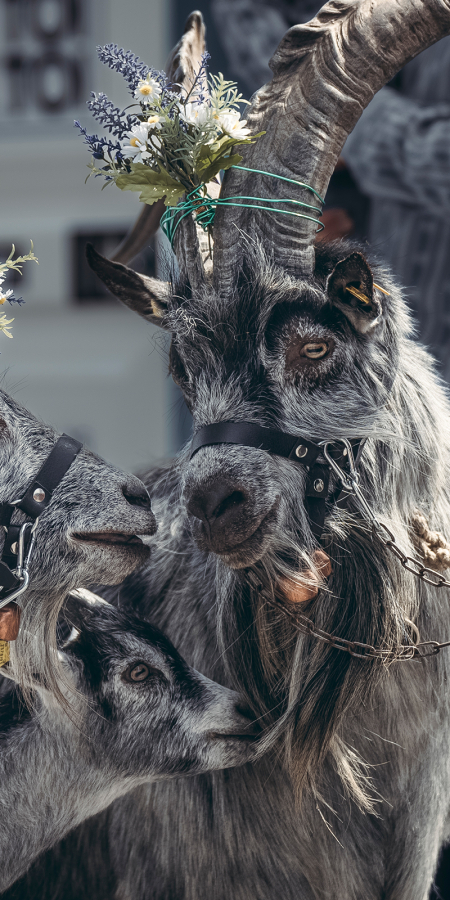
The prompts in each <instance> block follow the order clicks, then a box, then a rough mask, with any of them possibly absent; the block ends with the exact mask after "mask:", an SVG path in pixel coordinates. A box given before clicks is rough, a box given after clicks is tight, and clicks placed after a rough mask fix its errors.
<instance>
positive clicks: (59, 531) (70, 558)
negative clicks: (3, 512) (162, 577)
mask: <svg viewBox="0 0 450 900" xmlns="http://www.w3.org/2000/svg"><path fill="white" fill-rule="evenodd" d="M57 437H58V436H57V434H56V432H55V430H54V429H53V428H51V427H50V426H49V425H45V424H44V423H42V422H40V421H38V420H37V419H35V418H34V416H33V415H32V414H31V413H29V412H28V410H26V409H24V407H22V406H20V405H19V404H18V403H16V402H15V401H14V400H12V399H11V397H9V396H8V395H7V394H5V393H4V392H3V391H0V503H4V502H5V501H12V500H18V499H19V498H20V497H22V496H23V495H24V493H25V490H26V488H27V487H28V485H29V483H30V482H31V481H32V479H33V478H34V477H35V475H36V474H37V472H38V471H39V469H40V467H41V465H42V463H43V462H44V460H45V459H46V457H47V456H48V455H49V453H50V451H51V450H52V448H53V446H54V444H55V443H56V440H57ZM24 521H26V516H25V514H24V513H23V512H21V511H20V510H18V511H17V512H15V513H14V514H13V519H12V522H13V524H15V523H19V522H24ZM155 530H156V524H155V518H154V516H153V513H152V511H151V506H150V498H149V497H148V494H147V492H146V490H145V488H144V485H143V484H142V482H140V481H139V479H137V478H135V477H134V476H133V475H124V474H123V473H122V472H119V471H118V470H117V469H115V468H114V467H113V466H111V465H110V464H109V463H106V462H104V461H103V460H102V459H100V458H99V457H98V456H95V454H93V453H91V452H90V451H89V450H86V449H84V448H83V449H82V450H81V451H80V453H79V454H78V456H77V457H76V459H75V460H74V462H73V463H72V465H71V466H70V468H69V470H68V472H67V473H66V474H65V476H64V478H63V479H62V481H61V482H60V484H59V485H58V487H57V488H56V490H55V492H54V494H53V497H52V500H51V503H50V504H49V506H48V507H47V508H46V509H45V510H44V511H43V513H42V515H41V516H40V518H39V523H38V526H37V530H36V542H35V548H34V552H33V555H32V559H31V564H30V569H29V571H30V586H29V588H28V590H27V591H26V592H25V593H24V594H23V595H22V596H21V597H20V598H18V602H19V604H20V605H21V607H22V620H21V628H20V632H19V637H18V639H17V640H16V641H15V642H14V643H12V644H11V667H12V668H13V670H14V674H15V677H16V679H17V680H18V681H19V682H20V683H21V684H23V685H29V684H30V683H31V680H32V675H33V673H39V674H40V676H41V677H42V678H43V679H44V680H45V682H46V684H47V686H48V687H49V688H50V687H53V690H54V691H55V692H56V693H57V692H58V690H59V688H58V670H59V677H60V678H62V676H63V673H62V670H61V667H60V666H59V665H58V662H57V657H56V654H55V651H56V620H57V617H58V612H59V610H60V608H61V604H62V602H63V600H64V597H65V596H66V594H67V593H68V592H69V591H70V590H72V588H75V587H83V586H85V587H88V586H89V585H90V584H92V583H93V582H94V581H97V582H101V583H105V584H117V583H118V582H119V581H121V580H122V578H123V576H124V572H125V571H126V572H127V573H130V572H132V571H133V570H134V569H135V568H136V566H138V565H142V563H143V562H144V561H145V560H146V559H147V557H148V554H149V550H148V548H147V547H146V546H145V545H144V544H142V543H140V544H139V543H137V542H136V543H130V544H125V543H123V544H107V543H101V542H94V541H88V540H84V541H81V540H78V539H77V535H79V534H84V535H85V536H88V533H99V532H100V533H101V532H111V533H114V532H123V533H124V534H127V535H129V536H130V537H132V535H136V534H143V535H144V534H145V535H151V534H154V532H155ZM1 532H2V535H1V536H0V547H1V546H3V538H4V534H3V529H1ZM25 691H26V688H25Z"/></svg>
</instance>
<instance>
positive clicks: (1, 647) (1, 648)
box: [0, 641, 9, 666]
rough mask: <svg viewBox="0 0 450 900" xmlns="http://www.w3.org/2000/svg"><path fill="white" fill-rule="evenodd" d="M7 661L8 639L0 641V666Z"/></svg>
mask: <svg viewBox="0 0 450 900" xmlns="http://www.w3.org/2000/svg"><path fill="white" fill-rule="evenodd" d="M7 662H9V641H0V666H4V665H5V663H7Z"/></svg>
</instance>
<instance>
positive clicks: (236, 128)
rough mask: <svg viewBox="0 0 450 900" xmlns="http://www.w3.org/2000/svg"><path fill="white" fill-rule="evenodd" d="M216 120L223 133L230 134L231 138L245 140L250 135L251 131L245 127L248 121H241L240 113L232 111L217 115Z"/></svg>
mask: <svg viewBox="0 0 450 900" xmlns="http://www.w3.org/2000/svg"><path fill="white" fill-rule="evenodd" d="M214 118H215V119H216V120H217V123H218V125H219V126H220V128H221V129H222V131H224V132H225V134H229V135H230V137H234V138H245V137H247V135H249V134H250V129H249V128H246V127H245V126H246V124H247V119H241V117H240V115H239V113H238V112H235V111H234V110H232V109H229V110H226V111H224V112H221V113H216V114H215V115H214Z"/></svg>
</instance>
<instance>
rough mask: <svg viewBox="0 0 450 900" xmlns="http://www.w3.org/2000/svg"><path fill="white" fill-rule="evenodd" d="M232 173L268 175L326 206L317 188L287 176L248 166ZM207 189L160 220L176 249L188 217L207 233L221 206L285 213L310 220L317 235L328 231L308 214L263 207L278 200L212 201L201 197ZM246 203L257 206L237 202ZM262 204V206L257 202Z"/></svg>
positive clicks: (297, 202) (242, 198)
mask: <svg viewBox="0 0 450 900" xmlns="http://www.w3.org/2000/svg"><path fill="white" fill-rule="evenodd" d="M231 168H233V169H242V170H243V171H245V172H254V173H255V174H256V175H268V176H269V177H270V178H278V179H279V180H280V181H288V182H290V184H296V185H297V186H298V187H302V188H306V190H308V191H311V193H313V194H314V195H315V196H316V197H317V198H318V200H319V201H320V203H321V206H322V205H323V203H324V200H323V199H322V197H321V196H320V194H319V193H318V192H317V191H316V190H315V188H313V187H311V185H309V184H306V182H304V181H296V180H295V179H293V178H286V177H285V176H284V175H274V173H273V172H264V171H263V170H262V169H250V168H249V167H248V166H232V167H231ZM203 188H205V185H204V184H201V185H199V186H198V187H196V188H194V190H193V191H191V192H190V193H189V194H187V195H186V198H185V200H183V201H181V203H179V204H178V206H171V207H168V208H167V209H166V211H165V212H164V214H163V216H162V218H161V228H162V230H163V232H164V234H165V235H166V237H168V238H169V241H170V243H171V244H172V246H173V242H174V238H175V232H176V230H177V228H178V226H179V224H180V222H182V221H183V219H185V218H186V216H189V215H190V214H191V213H195V221H196V222H198V224H199V225H201V227H202V228H203V230H204V231H208V230H209V229H210V227H211V225H212V224H213V222H214V214H215V212H216V209H217V207H218V206H243V207H245V208H246V209H262V210H265V211H266V212H277V213H282V214H283V215H285V216H296V217H298V218H300V219H309V220H310V221H311V222H316V223H317V225H318V226H319V228H318V229H317V231H318V232H319V231H322V230H323V228H324V227H325V226H324V225H323V223H322V222H319V221H318V219H317V218H316V217H315V216H308V215H307V214H306V213H301V212H296V211H295V210H293V209H280V207H274V206H261V204H263V203H279V202H280V201H279V200H270V199H267V198H266V199H263V198H262V197H246V196H237V197H225V198H223V199H221V198H220V197H219V198H217V199H214V198H213V197H209V196H208V194H202V189H203ZM246 200H254V201H257V202H256V203H245V202H238V201H246ZM258 201H259V202H258ZM281 202H282V203H290V204H292V205H293V206H297V207H298V206H301V207H303V208H304V209H310V210H313V211H314V212H316V213H319V216H320V215H321V213H322V208H321V206H320V207H317V206H314V205H313V204H311V203H304V202H303V201H302V200H292V199H286V200H282V201H281Z"/></svg>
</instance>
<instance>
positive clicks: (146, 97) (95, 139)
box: [75, 44, 263, 239]
mask: <svg viewBox="0 0 450 900" xmlns="http://www.w3.org/2000/svg"><path fill="white" fill-rule="evenodd" d="M97 49H98V55H99V58H100V60H101V61H102V62H104V63H105V64H106V65H108V66H109V67H110V68H111V69H114V70H115V71H117V72H120V74H122V75H123V77H124V78H125V80H126V81H127V83H128V88H129V90H130V93H131V94H132V96H133V99H134V101H135V103H134V104H132V105H131V106H130V107H127V108H126V109H124V110H120V109H119V108H118V107H115V106H113V104H112V103H111V101H110V100H108V98H107V96H106V94H103V93H100V94H98V95H97V94H94V93H92V95H91V100H89V101H88V103H87V105H88V107H89V109H90V111H91V112H92V114H93V116H94V118H95V119H96V120H97V121H98V122H99V123H100V124H101V125H103V126H104V128H105V129H106V130H107V131H108V132H109V134H110V136H111V137H110V138H105V137H99V136H98V135H95V134H94V135H89V134H87V131H86V129H85V128H83V127H82V126H81V125H80V123H79V122H75V125H76V126H77V127H78V128H79V130H80V132H81V134H82V135H83V136H84V139H85V143H86V144H87V145H88V147H89V149H90V150H91V152H92V154H93V160H92V162H91V163H90V164H89V168H90V170H91V171H90V175H94V176H95V177H99V176H101V177H104V178H105V185H104V187H105V186H106V184H111V183H114V184H116V185H117V187H118V188H120V190H122V191H138V192H139V199H140V200H141V201H142V202H143V203H147V204H153V203H155V201H156V200H160V199H164V203H165V205H166V206H168V207H176V206H177V204H178V203H179V201H180V200H181V198H182V197H183V195H186V199H185V201H184V203H183V204H182V206H181V209H180V212H181V217H183V213H184V214H186V215H187V214H188V213H189V212H193V213H194V214H195V215H196V219H197V221H198V223H199V224H200V225H201V226H202V227H203V228H204V230H205V231H208V232H210V231H211V226H212V221H213V217H214V207H215V201H213V200H212V198H211V197H209V195H208V191H207V185H208V182H211V181H213V180H217V176H218V174H219V172H220V171H221V170H225V169H229V168H230V167H231V166H235V165H239V163H240V162H241V161H242V157H241V156H240V155H239V153H236V152H235V148H236V146H237V145H239V144H251V143H253V141H254V140H255V138H258V137H260V135H261V134H263V132H261V133H260V134H257V135H253V136H252V137H251V138H250V137H249V134H250V131H249V129H248V128H247V127H246V120H245V119H242V118H241V114H240V106H241V105H242V104H245V103H247V102H248V101H246V100H243V99H242V96H241V94H239V93H238V92H237V86H236V84H235V82H232V81H226V80H225V79H224V77H223V75H222V74H220V73H219V75H217V76H214V75H208V71H207V63H208V59H209V54H208V53H204V54H203V56H202V59H201V63H200V66H199V68H198V70H197V71H196V72H195V75H194V78H193V81H192V84H191V86H190V89H187V88H185V87H184V86H182V85H178V84H175V83H171V82H170V81H169V79H168V77H167V75H166V74H165V73H164V72H158V71H156V70H155V69H151V68H149V67H148V66H146V65H145V64H144V63H142V62H140V61H139V57H136V56H135V55H134V54H133V53H131V52H130V51H124V50H122V49H120V48H118V47H117V45H116V44H107V45H106V46H105V47H98V48H97ZM134 105H135V106H136V111H133V112H130V111H129V110H133V106H134ZM113 138H114V140H113ZM89 177H90V176H89V175H88V178H89ZM179 221H180V217H178V219H177V223H178V222H179ZM174 223H175V219H174V216H173V213H172V211H170V212H169V211H167V212H166V214H165V216H164V217H163V220H162V222H161V224H162V226H163V228H164V229H165V231H166V233H167V234H168V236H169V237H170V238H171V239H173V234H174V231H175V229H176V227H177V226H176V224H174Z"/></svg>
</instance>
